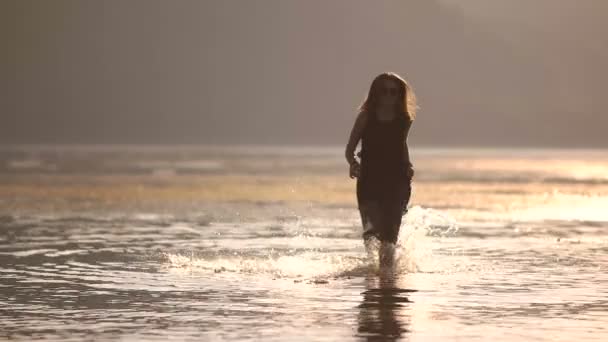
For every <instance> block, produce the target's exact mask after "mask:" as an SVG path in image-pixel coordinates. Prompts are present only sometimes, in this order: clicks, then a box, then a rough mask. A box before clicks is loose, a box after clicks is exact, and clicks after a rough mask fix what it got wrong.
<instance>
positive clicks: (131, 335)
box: [0, 146, 608, 341]
mask: <svg viewBox="0 0 608 342" xmlns="http://www.w3.org/2000/svg"><path fill="white" fill-rule="evenodd" d="M411 154H412V158H413V161H414V164H415V167H416V176H415V177H416V178H415V183H414V188H413V194H412V202H411V208H410V211H409V213H408V214H407V215H406V217H405V218H404V222H403V225H402V228H401V233H400V238H399V245H398V248H397V254H396V258H397V260H396V265H395V266H394V268H379V267H378V266H377V265H376V263H375V262H374V261H373V260H372V258H371V257H370V256H368V254H367V253H366V250H365V248H364V246H363V243H362V241H361V238H360V233H361V227H360V218H359V213H358V211H357V209H356V202H355V195H354V191H355V183H354V180H352V179H350V178H348V170H347V167H346V162H345V161H344V159H343V156H342V155H343V149H342V147H328V148H319V147H308V148H295V147H280V148H279V147H263V146H249V147H244V146H233V147H227V146H224V147H219V146H173V147H169V146H110V147H104V146H6V147H3V148H2V149H0V162H1V163H0V273H1V276H0V315H1V316H0V317H1V320H0V336H2V337H3V338H11V339H22V340H32V339H42V340H62V341H63V340H75V341H81V340H84V339H95V340H122V341H135V340H146V341H149V340H179V341H181V340H210V341H215V340H218V341H221V340H256V341H258V340H270V341H272V340H277V341H278V340H281V341H283V340H289V341H294V340H295V341H298V340H302V341H304V340H305V341H309V340H318V341H321V340H327V341H335V340H341V341H347V340H370V341H377V340H425V341H426V340H429V339H437V340H465V339H466V340H469V341H471V340H473V341H475V340H477V341H487V340H494V341H513V340H525V341H535V340H537V341H573V340H576V341H593V340H597V341H604V340H606V338H608V330H607V328H606V327H608V275H607V274H608V230H607V229H608V211H607V210H606V208H607V206H608V151H591V150H590V151H581V150H578V151H565V150H483V149H482V150H474V149H462V150H455V149H416V148H413V149H412V151H411Z"/></svg>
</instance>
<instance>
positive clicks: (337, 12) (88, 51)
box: [0, 0, 608, 147]
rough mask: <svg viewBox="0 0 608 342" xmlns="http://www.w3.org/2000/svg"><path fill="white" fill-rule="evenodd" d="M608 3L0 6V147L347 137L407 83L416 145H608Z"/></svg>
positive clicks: (75, 1) (430, 0) (77, 2)
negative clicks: (371, 108) (383, 82)
mask: <svg viewBox="0 0 608 342" xmlns="http://www.w3.org/2000/svg"><path fill="white" fill-rule="evenodd" d="M606 13H608V1H605V0H581V1H576V2H575V1H570V0H509V1H504V0H402V1H373V2H371V1H364V0H359V1H354V0H342V1H337V0H336V1H326V0H315V1H311V0H306V1H304V0H302V1H295V0H292V1H289V0H258V1H246V0H242V1H234V0H232V1H231V0H217V1H198V0H192V1H185V0H180V1H162V0H131V1H122V0H104V1H101V0H99V1H92V0H90V1H85V0H72V1H67V0H54V1H43V0H40V1H35V0H2V1H0V25H1V28H2V29H1V31H0V38H1V39H2V40H1V41H2V54H1V56H0V72H1V73H2V75H3V77H1V78H0V90H1V94H2V95H0V113H1V115H2V125H0V142H4V143H11V142H24V143H231V142H232V143H256V144H265V143H272V144H346V141H347V139H348V134H349V132H350V129H351V127H352V124H353V121H354V118H355V115H356V107H357V106H358V105H359V103H360V102H361V101H362V100H363V97H364V95H365V93H366V92H367V90H368V87H369V85H370V82H371V80H372V79H373V78H374V77H375V76H376V75H377V74H378V73H380V72H383V71H395V72H397V73H399V74H401V75H402V76H404V77H405V78H406V79H408V80H409V81H410V82H411V84H412V86H413V87H414V89H415V90H416V93H417V95H418V98H419V104H420V107H421V108H420V111H419V115H418V118H417V120H416V122H415V123H414V126H413V129H412V132H411V134H412V135H411V138H410V142H411V144H412V145H413V146H428V145H440V146H461V145H474V146H556V147H607V146H608V139H605V138H604V136H606V133H605V131H606V130H607V129H608V118H607V117H606V115H605V108H608V96H606V95H605V94H604V89H606V87H605V85H604V80H606V78H607V77H606V76H608V22H607V21H606V20H605V16H606Z"/></svg>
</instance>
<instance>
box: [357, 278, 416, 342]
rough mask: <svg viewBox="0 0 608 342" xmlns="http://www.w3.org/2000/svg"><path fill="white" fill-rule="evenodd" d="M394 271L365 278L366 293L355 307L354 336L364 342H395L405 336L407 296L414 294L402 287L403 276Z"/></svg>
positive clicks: (407, 329)
mask: <svg viewBox="0 0 608 342" xmlns="http://www.w3.org/2000/svg"><path fill="white" fill-rule="evenodd" d="M396 271H397V270H396V269H394V268H387V269H383V270H380V272H379V274H378V275H368V276H367V277H366V278H365V288H366V290H365V291H363V292H362V296H363V299H362V302H361V304H359V306H358V308H359V316H358V329H357V332H358V334H357V336H361V337H365V338H366V339H367V340H368V341H395V340H397V339H400V338H402V337H403V335H404V334H406V333H407V332H409V325H410V317H409V314H408V306H409V304H410V303H411V301H410V299H409V298H408V295H409V294H410V293H411V292H416V290H412V289H408V288H406V287H405V286H404V285H405V278H406V277H407V276H406V275H403V274H398V273H397V272H396Z"/></svg>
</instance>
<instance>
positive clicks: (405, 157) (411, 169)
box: [403, 121, 414, 178]
mask: <svg viewBox="0 0 608 342" xmlns="http://www.w3.org/2000/svg"><path fill="white" fill-rule="evenodd" d="M411 126H412V121H410V122H409V123H408V125H407V128H406V130H405V136H404V137H405V138H404V139H403V160H404V161H405V164H406V165H407V166H408V170H407V172H408V175H409V177H410V178H411V177H412V176H413V175H414V165H412V161H411V160H410V150H409V148H408V146H407V138H408V136H409V132H410V127H411Z"/></svg>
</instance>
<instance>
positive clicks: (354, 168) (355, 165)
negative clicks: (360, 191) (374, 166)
mask: <svg viewBox="0 0 608 342" xmlns="http://www.w3.org/2000/svg"><path fill="white" fill-rule="evenodd" d="M360 170H361V166H360V165H359V162H358V161H356V160H354V161H353V162H352V163H350V170H349V176H350V178H358V177H359V171H360Z"/></svg>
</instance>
